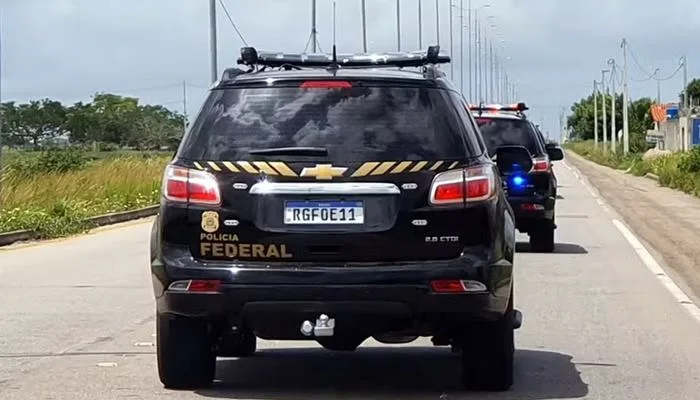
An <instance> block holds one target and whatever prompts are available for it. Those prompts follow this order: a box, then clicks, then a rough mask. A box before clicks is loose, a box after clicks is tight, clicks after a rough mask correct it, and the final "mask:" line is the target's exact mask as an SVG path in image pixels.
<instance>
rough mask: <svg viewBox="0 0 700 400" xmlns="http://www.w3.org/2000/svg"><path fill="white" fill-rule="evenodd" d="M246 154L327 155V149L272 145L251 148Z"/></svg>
mask: <svg viewBox="0 0 700 400" xmlns="http://www.w3.org/2000/svg"><path fill="white" fill-rule="evenodd" d="M248 154H251V155H259V156H311V157H327V156H328V149H326V148H325V147H273V148H269V149H258V150H251V151H249V152H248Z"/></svg>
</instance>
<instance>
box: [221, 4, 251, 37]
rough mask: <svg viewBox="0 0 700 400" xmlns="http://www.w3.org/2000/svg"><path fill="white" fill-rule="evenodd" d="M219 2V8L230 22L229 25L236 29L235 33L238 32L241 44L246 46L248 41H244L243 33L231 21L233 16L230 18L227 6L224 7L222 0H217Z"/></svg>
mask: <svg viewBox="0 0 700 400" xmlns="http://www.w3.org/2000/svg"><path fill="white" fill-rule="evenodd" d="M219 4H221V8H222V9H223V10H224V13H225V14H226V17H227V18H228V21H229V22H230V23H231V26H232V27H233V29H234V30H235V31H236V34H238V37H239V38H240V39H241V42H243V45H245V46H248V42H246V41H245V39H244V38H243V35H242V34H241V31H239V30H238V27H237V26H236V23H235V22H233V18H231V14H230V13H229V12H228V8H226V4H224V0H219Z"/></svg>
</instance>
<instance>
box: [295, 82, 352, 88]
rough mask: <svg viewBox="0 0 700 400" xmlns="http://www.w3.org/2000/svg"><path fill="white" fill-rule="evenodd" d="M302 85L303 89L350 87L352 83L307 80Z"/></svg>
mask: <svg viewBox="0 0 700 400" xmlns="http://www.w3.org/2000/svg"><path fill="white" fill-rule="evenodd" d="M300 87H301V88H302V89H350V88H351V87H352V84H351V83H350V82H348V81H305V82H304V83H302V84H301V86H300Z"/></svg>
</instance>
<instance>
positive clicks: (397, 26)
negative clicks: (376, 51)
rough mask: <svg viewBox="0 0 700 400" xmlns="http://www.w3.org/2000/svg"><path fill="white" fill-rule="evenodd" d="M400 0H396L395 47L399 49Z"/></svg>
mask: <svg viewBox="0 0 700 400" xmlns="http://www.w3.org/2000/svg"><path fill="white" fill-rule="evenodd" d="M400 1H401V0H396V49H397V51H399V52H400V51H401V3H400Z"/></svg>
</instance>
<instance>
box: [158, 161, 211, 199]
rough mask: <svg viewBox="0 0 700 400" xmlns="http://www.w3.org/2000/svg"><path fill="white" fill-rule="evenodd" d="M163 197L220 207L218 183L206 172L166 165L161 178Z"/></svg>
mask: <svg viewBox="0 0 700 400" xmlns="http://www.w3.org/2000/svg"><path fill="white" fill-rule="evenodd" d="M163 196H164V197H165V198H166V199H167V200H170V201H175V202H182V203H192V204H203V205H220V204H221V192H220V191H219V182H218V181H217V180H216V177H214V175H212V174H210V173H209V172H206V171H199V170H196V169H190V168H184V167H178V166H176V165H168V166H167V167H166V169H165V175H164V177H163Z"/></svg>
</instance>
